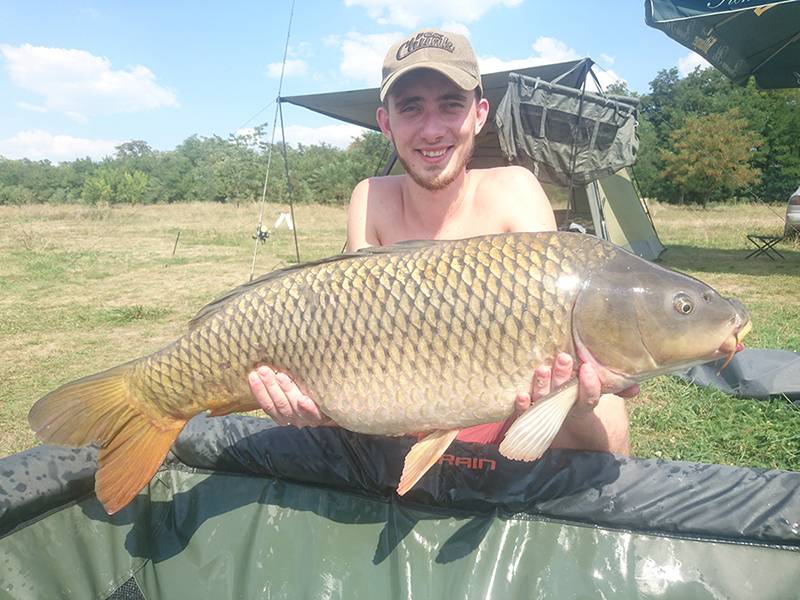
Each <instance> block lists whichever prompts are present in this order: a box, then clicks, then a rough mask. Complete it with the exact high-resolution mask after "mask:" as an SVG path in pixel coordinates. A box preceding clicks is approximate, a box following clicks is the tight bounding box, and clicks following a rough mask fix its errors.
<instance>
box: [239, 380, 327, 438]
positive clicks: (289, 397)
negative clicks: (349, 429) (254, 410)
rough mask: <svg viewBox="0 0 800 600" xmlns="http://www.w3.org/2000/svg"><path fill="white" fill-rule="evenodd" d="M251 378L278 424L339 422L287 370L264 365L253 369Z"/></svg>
mask: <svg viewBox="0 0 800 600" xmlns="http://www.w3.org/2000/svg"><path fill="white" fill-rule="evenodd" d="M247 379H248V383H249V384H250V391H251V392H252V393H253V398H255V400H256V402H258V404H259V406H261V408H263V409H264V412H266V413H267V414H268V415H269V416H270V418H271V419H272V420H273V421H275V422H276V423H277V424H278V425H294V426H295V427H300V428H302V427H317V426H320V425H335V423H334V422H333V421H332V420H331V419H330V418H329V417H327V416H325V415H323V414H322V413H321V412H320V410H319V407H318V406H317V405H316V403H315V402H314V401H313V400H312V399H311V398H309V397H308V396H307V395H306V394H305V393H303V391H302V390H301V389H300V388H299V387H298V386H297V384H296V383H295V382H294V381H292V380H291V379H290V378H289V376H288V375H287V374H286V373H282V372H275V371H274V370H273V369H272V368H270V367H268V366H261V367H258V368H257V369H256V370H255V371H251V372H250V374H249V376H248V378H247Z"/></svg>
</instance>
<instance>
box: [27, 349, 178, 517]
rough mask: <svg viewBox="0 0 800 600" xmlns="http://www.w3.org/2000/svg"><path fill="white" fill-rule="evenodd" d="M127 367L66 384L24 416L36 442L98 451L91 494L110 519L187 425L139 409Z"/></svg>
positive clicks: (150, 475)
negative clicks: (95, 496) (93, 448)
mask: <svg viewBox="0 0 800 600" xmlns="http://www.w3.org/2000/svg"><path fill="white" fill-rule="evenodd" d="M132 364H133V363H126V364H124V365H120V366H117V367H114V368H112V369H109V370H107V371H103V372H102V373H97V374H95V375H90V376H88V377H84V378H82V379H78V380H77V381H73V382H72V383H68V384H65V385H63V386H61V387H60V388H58V389H56V390H54V391H52V392H50V393H49V394H47V395H46V396H44V397H42V398H41V399H39V400H38V401H37V402H36V403H35V404H34V405H33V407H32V408H31V410H30V413H29V414H28V421H29V423H30V425H31V428H32V429H33V430H34V431H35V432H36V434H37V436H38V437H39V439H41V440H42V441H43V442H47V443H50V444H57V445H61V446H73V447H78V446H86V445H89V444H96V445H97V446H99V447H100V455H99V458H98V470H97V473H96V474H95V493H96V494H97V498H98V499H99V500H100V502H101V503H102V504H103V508H105V510H106V512H107V513H108V514H110V515H111V514H114V513H115V512H118V511H119V510H120V509H122V508H124V507H125V506H126V505H127V504H128V503H130V501H131V500H133V498H134V497H135V496H136V494H138V493H139V492H140V491H141V490H142V488H143V487H144V486H145V485H147V482H148V481H150V479H152V477H153V475H155V473H156V471H157V470H158V468H159V467H160V466H161V463H162V462H164V458H165V457H166V455H167V452H168V451H169V449H170V447H171V446H172V444H173V442H174V441H175V439H176V438H177V437H178V434H179V433H180V431H181V429H183V426H184V425H185V424H186V420H185V419H173V418H170V417H167V416H164V417H159V418H158V419H156V418H154V417H153V416H152V415H148V414H147V413H146V412H144V411H143V410H142V409H141V406H142V403H141V401H140V400H139V399H137V397H136V395H135V390H133V389H131V386H130V385H129V382H128V376H127V375H128V372H129V370H130V368H131V366H132Z"/></svg>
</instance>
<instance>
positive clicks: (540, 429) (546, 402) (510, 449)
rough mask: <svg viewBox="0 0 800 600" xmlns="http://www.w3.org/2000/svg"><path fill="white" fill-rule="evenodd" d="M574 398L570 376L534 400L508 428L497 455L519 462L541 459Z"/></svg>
mask: <svg viewBox="0 0 800 600" xmlns="http://www.w3.org/2000/svg"><path fill="white" fill-rule="evenodd" d="M577 399H578V380H577V379H571V380H570V381H568V382H567V383H566V384H564V385H563V386H561V387H560V388H559V389H557V390H556V391H555V392H553V393H551V394H549V395H548V396H545V397H544V398H543V399H541V400H539V401H538V402H535V403H534V404H533V406H531V407H530V408H529V409H528V410H526V411H525V412H524V413H522V415H521V416H520V417H519V418H518V419H517V420H516V421H514V423H512V424H511V427H509V428H508V431H507V432H506V435H505V437H504V438H503V441H502V442H501V443H500V447H499V450H500V454H502V455H503V456H505V457H506V458H510V459H512V460H522V461H532V460H536V459H538V458H541V456H542V454H544V452H545V450H547V449H548V448H549V447H550V444H552V443H553V438H555V437H556V434H557V433H558V430H559V429H561V425H563V424H564V420H565V419H566V418H567V414H568V413H569V411H570V409H571V408H572V406H573V405H574V404H575V401H576V400H577Z"/></svg>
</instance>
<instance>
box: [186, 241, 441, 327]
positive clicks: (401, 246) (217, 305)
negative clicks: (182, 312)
mask: <svg viewBox="0 0 800 600" xmlns="http://www.w3.org/2000/svg"><path fill="white" fill-rule="evenodd" d="M436 243H437V240H411V241H407V242H399V243H397V244H392V245H390V246H368V247H366V248H361V249H360V250H357V251H356V252H345V253H342V254H336V255H335V256H328V257H326V258H322V259H319V260H314V261H311V262H306V263H300V264H296V265H289V266H288V267H283V268H281V269H276V270H275V271H270V272H269V273H265V274H264V275H261V276H260V277H257V278H255V279H253V281H249V282H247V283H244V284H242V285H240V286H238V287H235V288H233V289H232V290H230V291H229V292H228V293H227V294H225V295H224V296H220V297H219V298H217V299H215V300H213V301H212V302H209V303H208V304H206V305H205V306H204V307H203V308H201V309H200V310H199V311H198V312H197V314H196V315H195V316H194V317H192V319H191V320H190V321H189V330H192V329H195V328H196V327H199V326H200V325H202V324H203V323H205V322H206V321H207V320H208V319H210V318H211V317H213V316H214V315H215V314H217V312H218V311H219V310H220V309H221V308H222V307H223V306H225V305H227V304H228V302H230V301H231V300H233V299H234V298H238V297H239V296H241V295H242V294H246V293H247V292H249V291H250V290H252V289H255V288H257V287H259V286H261V285H264V284H265V283H269V282H270V281H275V280H278V279H280V278H282V277H285V276H287V275H291V274H292V273H294V272H296V271H300V270H303V269H309V268H311V267H316V266H318V265H324V264H328V263H334V262H339V261H343V260H353V259H363V258H364V257H365V256H372V255H381V254H393V253H398V254H399V253H403V252H411V251H412V250H417V249H420V248H426V247H428V246H432V245H434V244H436Z"/></svg>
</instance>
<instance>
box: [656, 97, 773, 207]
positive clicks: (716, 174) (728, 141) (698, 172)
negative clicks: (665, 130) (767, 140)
mask: <svg viewBox="0 0 800 600" xmlns="http://www.w3.org/2000/svg"><path fill="white" fill-rule="evenodd" d="M670 141H671V142H672V149H668V150H664V151H662V153H661V158H662V160H663V161H664V170H665V172H664V174H665V176H666V177H668V178H669V179H671V180H672V182H673V183H674V185H675V186H676V187H677V189H678V190H679V192H680V193H681V199H682V200H688V201H689V202H698V203H700V204H702V205H703V206H705V205H706V204H707V203H708V202H709V201H715V200H723V199H726V198H728V197H730V196H731V195H732V194H733V193H734V192H736V191H737V190H741V189H742V188H744V187H746V186H749V185H752V184H754V183H756V182H757V181H758V179H759V176H760V174H761V172H760V171H759V170H758V169H756V168H754V167H752V166H751V165H750V164H749V162H748V161H749V160H750V158H751V156H752V154H753V152H754V151H755V149H756V148H757V147H758V146H759V145H760V144H762V143H763V140H762V138H761V136H760V135H759V134H758V133H756V132H754V131H752V130H750V129H749V124H748V122H747V120H746V119H744V118H743V117H742V116H741V113H740V111H739V109H736V108H734V109H731V110H729V111H727V112H725V113H722V114H715V115H707V116H703V117H700V116H688V117H686V119H685V124H684V126H683V127H681V128H679V129H677V130H676V131H674V132H673V133H672V134H671V135H670Z"/></svg>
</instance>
